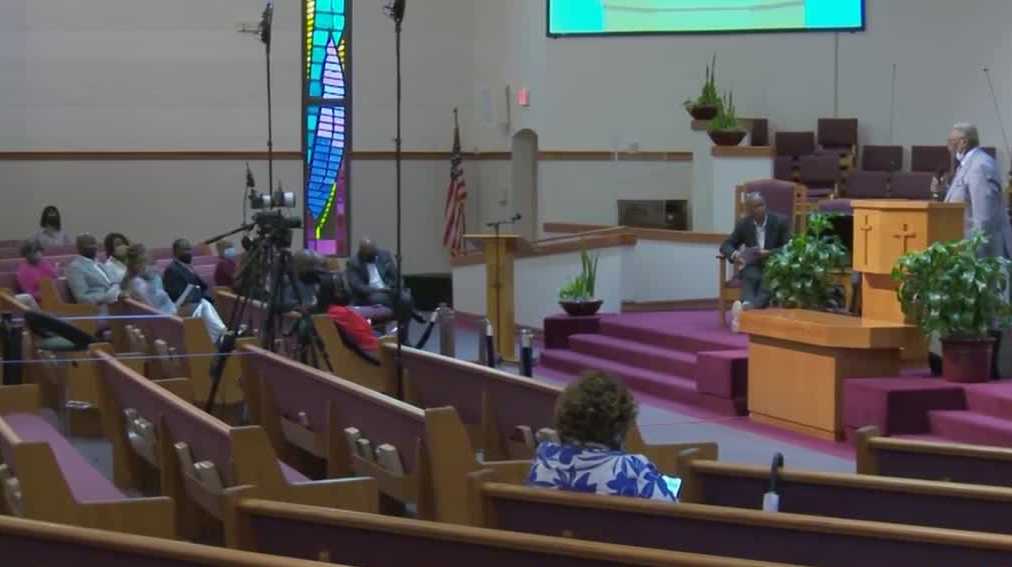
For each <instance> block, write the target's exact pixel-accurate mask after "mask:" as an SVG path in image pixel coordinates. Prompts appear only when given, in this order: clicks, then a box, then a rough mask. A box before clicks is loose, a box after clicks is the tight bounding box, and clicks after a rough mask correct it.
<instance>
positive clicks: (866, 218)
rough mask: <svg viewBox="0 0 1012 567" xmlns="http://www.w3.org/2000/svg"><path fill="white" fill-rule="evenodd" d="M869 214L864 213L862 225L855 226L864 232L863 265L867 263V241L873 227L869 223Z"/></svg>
mask: <svg viewBox="0 0 1012 567" xmlns="http://www.w3.org/2000/svg"><path fill="white" fill-rule="evenodd" d="M870 220H871V219H870V218H869V215H864V225H862V226H859V227H857V228H858V230H860V231H861V232H863V233H864V265H865V266H867V265H868V243H869V240H870V236H871V230H872V229H873V228H875V227H874V226H872V225H871V222H870Z"/></svg>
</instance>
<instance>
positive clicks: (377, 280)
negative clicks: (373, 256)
mask: <svg viewBox="0 0 1012 567" xmlns="http://www.w3.org/2000/svg"><path fill="white" fill-rule="evenodd" d="M365 269H366V270H368V271H369V287H371V288H373V289H384V288H386V284H385V283H383V278H381V277H380V273H379V269H378V268H376V262H369V263H368V264H366V265H365Z"/></svg>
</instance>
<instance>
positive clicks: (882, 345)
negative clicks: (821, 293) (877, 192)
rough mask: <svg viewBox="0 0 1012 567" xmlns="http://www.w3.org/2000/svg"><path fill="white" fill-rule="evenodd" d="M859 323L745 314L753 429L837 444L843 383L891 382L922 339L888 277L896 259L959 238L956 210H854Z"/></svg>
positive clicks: (868, 206) (954, 206)
mask: <svg viewBox="0 0 1012 567" xmlns="http://www.w3.org/2000/svg"><path fill="white" fill-rule="evenodd" d="M851 206H852V207H853V209H854V246H853V254H854V270H855V271H859V272H861V273H862V286H863V287H862V296H863V306H864V309H863V312H862V317H861V318H860V319H858V318H855V317H848V316H846V315H835V314H830V313H822V312H817V311H804V310H798V309H769V310H765V311H749V312H746V313H744V314H743V315H742V319H741V329H742V330H743V331H744V332H746V333H748V334H749V361H748V380H749V384H748V409H749V414H750V416H751V417H752V419H754V420H756V421H760V422H763V423H769V424H773V425H777V426H779V427H783V428H786V429H791V430H794V431H799V432H802V433H806V434H809V435H814V436H816V437H821V438H824V439H832V440H836V439H840V438H841V437H842V434H843V423H842V422H843V420H842V410H843V404H842V399H841V398H842V392H843V380H848V379H856V378H872V377H888V376H896V375H897V374H899V370H900V366H901V363H902V359H903V352H905V351H906V352H915V351H917V349H918V348H920V345H922V344H923V343H924V338H923V336H922V335H921V334H920V332H919V331H918V329H917V328H916V327H914V326H913V325H909V324H907V322H906V320H905V318H904V316H903V311H902V308H901V307H900V304H899V300H898V299H897V298H896V287H897V286H896V284H895V283H894V282H893V281H892V279H891V273H892V268H893V266H894V265H895V264H896V260H897V259H899V257H900V256H902V255H903V254H904V253H906V252H909V251H913V250H923V249H925V248H927V247H928V246H930V245H931V244H932V243H934V242H937V241H940V240H954V239H959V238H962V237H963V205H962V204H958V203H933V202H928V201H900V200H885V199H883V200H874V201H873V200H866V201H853V202H852V203H851Z"/></svg>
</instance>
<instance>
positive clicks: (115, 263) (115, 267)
mask: <svg viewBox="0 0 1012 567" xmlns="http://www.w3.org/2000/svg"><path fill="white" fill-rule="evenodd" d="M102 270H103V271H105V275H107V276H109V281H110V282H112V283H114V284H118V283H122V282H123V278H124V277H125V276H126V271H127V269H126V266H125V265H124V264H123V263H122V262H120V261H119V260H117V259H116V258H113V257H109V259H108V260H106V261H105V263H104V264H102Z"/></svg>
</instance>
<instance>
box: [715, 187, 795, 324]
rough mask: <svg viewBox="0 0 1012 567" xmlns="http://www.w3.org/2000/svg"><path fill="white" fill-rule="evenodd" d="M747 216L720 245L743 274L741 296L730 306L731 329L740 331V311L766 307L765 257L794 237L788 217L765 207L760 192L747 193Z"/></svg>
mask: <svg viewBox="0 0 1012 567" xmlns="http://www.w3.org/2000/svg"><path fill="white" fill-rule="evenodd" d="M745 206H746V207H747V210H748V212H749V214H748V216H746V217H745V218H743V219H741V220H740V221H738V224H737V225H735V227H734V232H732V233H731V235H730V236H728V238H727V240H725V241H724V244H723V245H721V247H720V252H721V254H723V255H724V257H726V258H727V259H728V261H730V262H731V263H733V264H734V265H735V269H736V270H738V271H739V272H740V275H741V300H739V301H735V302H734V305H733V306H732V307H731V330H732V331H734V332H736V333H737V332H738V323H739V321H740V319H741V312H742V311H743V310H746V309H764V308H765V307H766V306H767V305H768V304H769V301H770V292H769V290H767V289H766V287H765V286H764V285H763V265H764V264H765V262H766V258H768V257H769V256H770V254H772V253H773V252H775V251H776V250H779V249H780V248H781V247H783V246H784V245H785V244H787V241H788V240H790V239H791V234H790V229H788V227H787V221H786V219H784V218H783V217H781V216H780V215H777V214H775V213H771V212H768V211H767V210H766V199H765V198H764V197H763V196H762V194H760V193H749V194H748V195H746V196H745Z"/></svg>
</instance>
